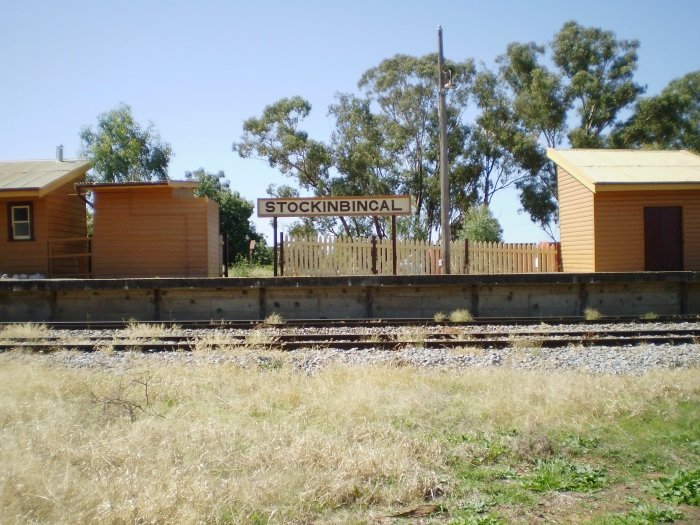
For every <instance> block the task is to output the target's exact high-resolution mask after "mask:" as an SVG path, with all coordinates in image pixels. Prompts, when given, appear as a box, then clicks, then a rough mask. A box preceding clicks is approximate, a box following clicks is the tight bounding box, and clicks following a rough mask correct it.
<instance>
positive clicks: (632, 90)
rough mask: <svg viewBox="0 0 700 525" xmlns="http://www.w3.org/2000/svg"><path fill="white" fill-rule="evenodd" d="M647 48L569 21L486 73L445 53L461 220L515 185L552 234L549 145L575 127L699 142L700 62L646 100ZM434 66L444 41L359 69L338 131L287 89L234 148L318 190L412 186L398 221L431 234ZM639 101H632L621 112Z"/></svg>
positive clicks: (635, 138) (638, 141)
mask: <svg viewBox="0 0 700 525" xmlns="http://www.w3.org/2000/svg"><path fill="white" fill-rule="evenodd" d="M638 47H639V42H637V41H636V40H624V39H619V38H617V37H616V35H615V34H614V33H613V32H612V31H607V30H603V29H601V28H598V27H584V26H581V25H579V24H578V23H576V22H567V23H565V24H564V25H563V26H562V28H561V29H560V30H559V31H558V32H557V33H556V34H555V35H554V38H553V41H552V42H551V44H549V45H547V46H544V45H538V44H537V43H534V42H529V43H511V44H510V45H508V47H507V49H506V52H505V53H504V54H503V55H502V56H500V57H498V58H497V64H498V69H497V70H495V71H490V70H489V69H488V68H486V67H482V68H481V69H480V70H479V71H478V72H477V70H476V68H475V67H474V63H473V60H472V59H467V60H464V61H463V62H450V61H447V62H446V69H448V70H449V71H450V72H451V76H452V79H453V81H454V83H455V86H456V88H454V89H449V90H447V91H446V99H447V111H446V117H447V141H448V152H449V159H448V161H449V177H450V200H451V207H450V223H451V224H452V225H454V226H455V231H457V230H458V229H459V225H461V224H462V223H463V222H464V219H465V216H466V214H467V212H468V210H469V209H470V208H472V207H473V206H474V205H475V204H476V203H481V204H487V205H488V204H489V203H490V202H491V200H492V198H493V196H494V194H496V193H497V192H498V191H500V190H502V189H504V188H507V187H513V186H514V187H515V188H517V190H518V191H519V193H520V203H521V205H522V208H523V210H524V211H525V212H527V214H528V215H529V216H530V218H531V220H532V221H533V222H535V223H536V224H538V225H539V226H540V227H541V228H542V229H543V230H544V231H545V232H546V233H547V234H549V236H550V237H552V238H553V239H554V238H555V233H554V231H555V225H556V222H557V216H556V215H557V208H558V203H557V180H556V171H555V168H554V165H553V164H552V163H551V162H550V161H549V160H548V159H547V156H546V148H547V147H559V146H561V145H562V144H564V143H565V141H566V140H567V139H568V142H569V144H570V145H571V146H572V147H607V146H608V145H613V146H615V147H656V148H659V147H662V148H667V147H672V148H681V147H682V148H688V149H692V150H695V151H700V127H699V126H698V122H699V121H700V116H699V115H700V109H699V108H700V103H699V100H700V96H699V95H698V93H699V92H700V89H699V87H698V84H699V83H700V72H694V73H691V74H689V75H686V76H685V77H683V78H682V79H679V80H676V81H674V82H672V83H671V84H669V86H668V87H667V88H666V90H664V92H663V93H662V94H661V95H659V96H658V97H652V98H649V99H641V100H638V99H639V97H640V95H641V94H642V93H643V91H644V89H643V88H642V86H640V85H639V84H637V83H636V82H634V78H633V77H634V73H635V71H636V69H637V60H638V57H637V49H638ZM545 64H552V65H551V66H547V65H545ZM437 77H438V71H437V57H436V55H435V54H431V55H425V56H422V57H413V56H408V55H396V56H394V57H392V58H388V59H386V60H383V61H381V62H380V63H379V64H378V65H377V66H375V67H372V68H370V69H368V70H367V71H366V72H365V73H364V74H363V75H362V76H361V78H360V80H359V82H358V89H359V93H358V94H347V93H346V94H338V95H337V96H336V101H335V103H334V104H332V105H331V106H330V108H329V115H330V116H331V117H332V118H333V119H334V120H335V122H334V128H333V129H334V131H333V132H332V136H331V140H330V142H329V143H327V144H326V143H323V142H320V141H317V140H313V139H311V138H309V136H308V134H307V133H306V132H305V131H303V130H302V129H301V124H302V121H303V120H304V119H305V118H306V117H307V116H308V115H309V113H310V111H311V106H310V104H309V103H308V102H307V101H305V100H304V99H303V98H301V97H292V98H284V99H281V100H279V101H277V102H275V103H274V104H272V105H270V106H268V107H266V108H265V109H264V111H263V114H262V116H261V117H259V118H251V119H248V120H247V121H246V122H245V123H244V126H243V135H242V137H241V140H240V142H237V143H234V145H233V147H234V150H235V151H237V152H238V154H239V155H240V156H241V157H245V158H247V157H253V156H255V157H258V158H262V159H265V160H267V162H268V163H269V164H270V166H272V167H276V168H278V169H280V171H281V172H282V173H284V174H286V175H288V176H290V177H292V178H293V179H294V180H295V181H296V183H297V184H298V186H299V188H301V189H302V190H305V191H306V192H310V193H313V194H314V195H316V196H328V195H378V194H410V195H411V196H412V197H413V198H414V206H413V212H414V213H413V216H412V217H410V218H400V219H399V220H398V224H397V233H398V235H399V236H400V237H405V236H409V237H413V238H417V239H430V238H432V235H434V234H436V233H439V230H440V206H441V202H440V187H439V126H438V112H437V99H438V86H437V81H436V80H437ZM635 104H636V105H635ZM631 108H634V114H633V115H632V117H630V119H629V120H628V121H627V122H626V123H624V124H621V123H620V122H619V119H620V115H621V114H622V113H623V112H624V111H626V110H629V109H631ZM574 112H575V113H576V115H577V116H578V119H577V120H575V119H573V115H570V114H571V113H574ZM569 122H575V125H574V126H573V127H569V124H568V123H569ZM611 130H612V131H611ZM296 230H297V231H298V232H300V233H301V232H305V233H307V234H308V233H312V234H313V233H316V232H324V233H331V234H343V235H346V236H349V237H355V236H368V235H377V236H378V237H380V238H381V237H386V236H388V235H389V232H388V228H387V224H386V221H385V219H383V218H370V217H367V218H343V217H339V218H326V219H313V220H312V219H304V220H302V221H301V222H300V223H299V225H298V227H297V228H296Z"/></svg>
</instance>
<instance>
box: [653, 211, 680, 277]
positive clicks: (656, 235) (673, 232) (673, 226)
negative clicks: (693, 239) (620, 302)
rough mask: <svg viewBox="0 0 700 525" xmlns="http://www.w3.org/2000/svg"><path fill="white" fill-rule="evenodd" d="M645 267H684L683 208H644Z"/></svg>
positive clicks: (666, 269) (655, 269) (671, 269)
mask: <svg viewBox="0 0 700 525" xmlns="http://www.w3.org/2000/svg"><path fill="white" fill-rule="evenodd" d="M644 269H645V270H646V271H648V272H658V271H676V270H683V208H681V207H680V206H649V207H645V208H644Z"/></svg>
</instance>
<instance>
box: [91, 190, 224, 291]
mask: <svg viewBox="0 0 700 525" xmlns="http://www.w3.org/2000/svg"><path fill="white" fill-rule="evenodd" d="M212 206H213V208H214V209H215V210H217V213H216V214H214V213H212V212H211V208H212ZM214 218H215V224H216V226H213V225H211V224H210V223H211V221H212V220H213V219H214ZM218 224H219V223H218V207H217V206H216V204H215V203H212V202H209V201H208V200H207V199H205V198H195V197H194V196H193V190H192V189H178V188H172V187H170V186H154V187H152V188H144V187H137V188H134V187H132V188H128V187H126V188H123V189H114V188H110V189H108V190H99V189H98V190H97V191H96V192H95V215H94V233H93V241H92V253H93V256H92V268H93V276H94V277H98V278H99V277H208V276H218V275H219V273H218V266H217V267H216V268H217V270H216V272H215V273H212V267H213V264H211V263H210V258H211V255H210V254H211V253H212V250H210V242H209V237H210V232H213V231H214V230H216V242H218ZM216 256H217V260H218V249H217V252H216Z"/></svg>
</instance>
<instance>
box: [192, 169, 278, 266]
mask: <svg viewBox="0 0 700 525" xmlns="http://www.w3.org/2000/svg"><path fill="white" fill-rule="evenodd" d="M185 178H186V179H187V180H192V181H197V182H198V183H199V186H198V187H197V191H196V195H197V196H200V197H208V198H210V199H212V200H213V201H215V202H216V203H217V204H218V205H219V229H220V231H221V233H222V234H228V239H229V245H228V246H229V260H230V261H237V260H240V259H247V257H248V248H249V244H250V241H251V240H254V241H256V248H255V251H256V252H257V254H259V257H260V256H263V257H264V254H265V251H266V246H265V243H264V238H263V237H262V236H261V235H260V234H258V233H257V232H256V231H255V225H254V224H253V223H252V222H250V217H251V215H253V209H254V208H253V203H252V202H249V201H247V200H246V199H244V198H243V197H241V195H240V194H239V193H238V192H237V191H231V188H230V187H229V182H228V181H227V180H226V179H225V174H224V172H223V171H219V172H218V173H208V172H206V171H205V170H204V169H203V168H199V169H197V170H195V171H188V172H186V173H185ZM258 245H260V246H258Z"/></svg>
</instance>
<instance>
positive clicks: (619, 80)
mask: <svg viewBox="0 0 700 525" xmlns="http://www.w3.org/2000/svg"><path fill="white" fill-rule="evenodd" d="M551 47H552V52H553V57H552V58H553V60H554V63H555V64H556V66H557V67H558V68H559V71H560V72H561V74H562V76H563V78H564V79H565V80H566V81H567V84H566V85H565V87H564V94H565V96H566V97H567V99H568V100H569V101H570V102H571V103H573V104H574V105H575V108H576V113H577V114H578V117H579V124H578V126H576V127H574V128H573V129H571V130H570V131H569V134H568V137H569V141H570V142H571V145H572V146H573V147H575V148H599V147H604V146H605V132H606V130H608V129H609V128H611V127H612V126H614V125H615V123H616V121H617V118H618V116H619V114H620V112H621V111H622V110H624V109H625V108H627V107H629V106H631V105H632V104H634V102H635V101H636V100H637V97H639V95H641V94H642V93H643V92H644V88H643V87H642V86H640V85H639V84H637V83H636V82H634V80H633V76H634V72H635V71H636V69H637V49H638V48H639V41H637V40H619V39H617V38H616V37H615V33H613V32H612V31H604V30H603V29H600V28H598V27H582V26H580V25H579V24H577V23H576V22H567V23H565V24H564V26H563V27H562V28H561V29H560V30H559V32H558V33H557V34H556V35H555V36H554V41H553V42H552V44H551Z"/></svg>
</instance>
